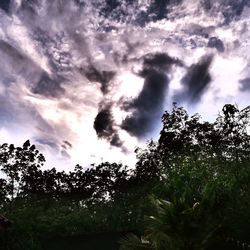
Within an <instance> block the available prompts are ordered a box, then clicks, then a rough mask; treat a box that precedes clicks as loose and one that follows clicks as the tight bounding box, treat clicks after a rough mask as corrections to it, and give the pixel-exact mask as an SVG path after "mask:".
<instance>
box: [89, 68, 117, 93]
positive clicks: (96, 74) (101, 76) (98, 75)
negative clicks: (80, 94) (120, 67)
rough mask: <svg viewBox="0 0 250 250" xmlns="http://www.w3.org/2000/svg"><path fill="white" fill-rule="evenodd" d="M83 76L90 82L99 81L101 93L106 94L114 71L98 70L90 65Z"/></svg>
mask: <svg viewBox="0 0 250 250" xmlns="http://www.w3.org/2000/svg"><path fill="white" fill-rule="evenodd" d="M85 76H86V77H87V79H88V80H89V81H91V82H99V83H100V84H101V91H102V93H103V94H107V92H108V90H109V88H108V87H109V86H108V85H109V82H110V81H111V80H112V79H113V78H114V76H115V71H105V70H103V71H99V70H97V69H96V68H95V67H94V66H90V67H89V68H88V69H87V71H86V73H85Z"/></svg>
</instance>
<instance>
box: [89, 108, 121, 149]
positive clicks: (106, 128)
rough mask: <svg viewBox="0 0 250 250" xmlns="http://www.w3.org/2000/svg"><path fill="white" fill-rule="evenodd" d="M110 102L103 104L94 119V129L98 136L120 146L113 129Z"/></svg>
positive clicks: (113, 122) (115, 131)
mask: <svg viewBox="0 0 250 250" xmlns="http://www.w3.org/2000/svg"><path fill="white" fill-rule="evenodd" d="M111 107H112V105H111V104H104V105H103V106H101V108H100V109H99V112H98V114H97V116H96V118H95V121H94V129H95V131H96V134H97V136H98V137H99V138H104V139H106V140H107V141H109V142H110V144H111V145H112V146H116V147H121V146H122V142H121V140H120V138H119V135H118V133H117V130H116V129H115V127H114V126H115V121H114V118H113V115H112V111H111Z"/></svg>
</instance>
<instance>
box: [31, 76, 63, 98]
mask: <svg viewBox="0 0 250 250" xmlns="http://www.w3.org/2000/svg"><path fill="white" fill-rule="evenodd" d="M62 82H63V79H62V78H61V79H60V78H59V77H57V79H52V78H51V77H50V76H49V75H48V74H47V73H45V72H44V73H42V75H41V77H40V79H39V81H38V82H37V83H36V86H35V87H33V89H32V92H33V93H34V94H39V95H43V96H46V97H59V96H62V95H63V94H64V92H65V90H64V88H63V87H62V86H61V84H62Z"/></svg>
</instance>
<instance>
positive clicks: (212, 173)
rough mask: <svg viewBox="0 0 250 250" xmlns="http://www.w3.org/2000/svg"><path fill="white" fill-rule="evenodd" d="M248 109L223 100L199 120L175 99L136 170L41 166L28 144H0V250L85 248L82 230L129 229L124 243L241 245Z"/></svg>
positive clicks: (246, 200)
mask: <svg viewBox="0 0 250 250" xmlns="http://www.w3.org/2000/svg"><path fill="white" fill-rule="evenodd" d="M249 115H250V108H249V107H247V108H245V109H243V110H239V109H238V108H237V107H236V106H234V105H229V104H228V105H225V106H224V107H223V109H222V112H221V113H220V114H219V115H218V117H217V119H216V120H215V122H213V123H212V122H202V121H201V120H200V117H199V115H197V114H195V115H193V116H191V117H190V116H189V115H188V113H187V112H186V110H185V109H183V108H180V107H177V106H176V105H174V107H173V110H172V111H171V112H168V111H166V112H165V113H164V115H163V117H162V122H163V128H162V130H161V133H160V137H159V140H158V142H153V141H151V142H149V144H148V145H147V148H146V149H139V148H138V149H137V150H136V153H137V157H138V161H137V163H136V166H135V168H134V169H128V167H126V166H123V165H122V164H117V163H109V162H104V163H102V164H100V165H92V166H91V168H87V169H84V168H83V167H81V166H79V165H77V166H76V167H75V169H74V170H73V171H71V172H69V173H65V172H59V171H57V170H56V169H55V168H52V169H49V170H43V169H42V165H43V163H44V161H45V159H44V157H43V156H42V155H41V154H40V153H39V151H38V150H37V149H36V148H35V146H34V145H31V144H30V142H29V141H27V142H25V143H24V144H23V146H22V147H15V146H14V145H13V144H10V145H9V144H6V143H5V144H3V145H1V147H0V166H1V172H2V173H3V175H4V176H3V177H2V179H0V202H1V203H0V204H1V205H0V213H1V214H3V215H4V216H6V218H8V219H9V220H10V221H11V226H10V227H9V228H7V229H6V230H5V232H1V236H0V242H1V247H0V249H14V250H19V249H43V247H44V246H45V245H46V249H47V248H48V249H49V248H51V247H52V246H53V247H52V248H53V249H56V247H55V245H56V240H58V239H61V240H62V241H63V240H64V239H72V240H73V239H74V244H73V245H75V246H76V249H77V247H81V248H84V243H83V241H82V240H80V239H82V237H88V236H87V235H96V234H98V235H99V236H100V235H102V234H103V235H106V233H108V232H109V233H111V234H112V232H113V233H114V234H115V235H117V234H119V235H124V234H125V233H126V232H134V233H136V235H133V234H132V235H130V236H128V237H126V238H125V239H124V240H123V241H122V242H123V245H122V248H121V249H123V250H125V249H131V250H132V249H163V250H164V249H187V250H190V249H204V250H205V249H207V250H209V249H247V248H249V244H250V242H249V236H248V232H249V231H250V226H249V223H248V222H249V221H250V212H249V211H250V210H249V207H250V191H249V190H250V169H249V162H250V135H249V133H248V132H249ZM145 215H147V216H146V219H145V217H144V216H145ZM81 235H85V236H81ZM109 235H110V234H109ZM99 236H98V237H99ZM100 237H101V238H102V236H100ZM90 238H91V237H90ZM104 238H105V237H104ZM107 240H110V238H109V237H108V236H107ZM49 242H51V245H50V244H49ZM77 242H78V243H77ZM53 244H54V245H53ZM88 244H91V243H88ZM93 244H94V243H93ZM103 244H104V245H105V244H106V243H105V242H104V243H103ZM106 245H107V246H108V245H110V246H111V245H114V246H115V245H116V244H115V243H114V244H113V243H112V244H111V243H107V244H106ZM59 246H60V244H58V247H59ZM116 247H117V245H116ZM85 248H86V245H85Z"/></svg>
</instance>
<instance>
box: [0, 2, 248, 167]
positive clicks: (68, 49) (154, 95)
mask: <svg viewBox="0 0 250 250" xmlns="http://www.w3.org/2000/svg"><path fill="white" fill-rule="evenodd" d="M249 16H250V0H95V1H94V0H93V1H90V0H53V1H51V0H0V142H1V143H3V142H8V143H15V144H16V145H18V144H22V143H23V142H24V141H25V140H27V139H30V140H31V142H32V143H34V144H36V145H37V147H38V148H39V149H40V150H41V151H42V152H43V153H44V155H45V156H46V159H47V165H46V166H47V167H51V166H56V167H57V168H58V169H60V170H71V169H72V168H73V167H74V165H75V164H77V163H79V164H81V165H83V166H87V165H88V164H90V163H94V162H95V163H99V162H100V161H106V160H108V161H116V162H123V163H126V164H129V165H132V164H133V163H134V162H135V155H134V153H133V152H134V149H135V147H136V146H137V145H144V143H145V142H146V141H147V140H148V139H150V138H154V139H157V136H158V134H159V131H160V128H161V124H160V118H161V115H162V113H163V112H164V110H166V109H170V108H171V105H172V103H173V102H174V101H175V102H177V103H178V104H179V105H182V106H184V107H185V108H186V109H187V110H188V111H189V112H190V113H195V112H199V113H200V114H201V115H202V117H203V119H205V120H213V119H214V118H215V117H216V115H217V114H218V112H219V110H220V109H221V108H222V106H223V105H224V104H225V103H232V104H237V105H238V106H239V108H243V107H245V106H247V105H249V96H250V69H249V66H250V53H249V51H250V30H249V27H250V19H249Z"/></svg>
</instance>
